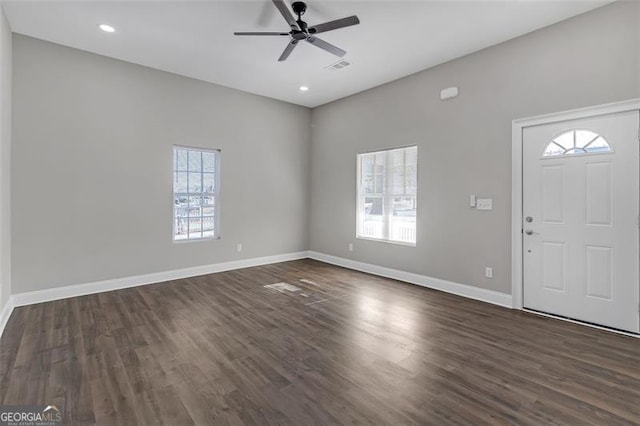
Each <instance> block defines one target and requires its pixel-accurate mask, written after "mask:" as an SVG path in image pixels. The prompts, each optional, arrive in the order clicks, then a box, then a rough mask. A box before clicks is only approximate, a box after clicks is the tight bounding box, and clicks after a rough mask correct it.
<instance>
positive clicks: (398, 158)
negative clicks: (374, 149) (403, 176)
mask: <svg viewBox="0 0 640 426" xmlns="http://www.w3.org/2000/svg"><path fill="white" fill-rule="evenodd" d="M389 155H391V161H392V163H393V165H394V166H404V150H403V149H399V150H396V151H391V152H390V153H389Z"/></svg>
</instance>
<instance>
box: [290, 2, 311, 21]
mask: <svg viewBox="0 0 640 426" xmlns="http://www.w3.org/2000/svg"><path fill="white" fill-rule="evenodd" d="M291 9H293V13H295V14H296V15H298V17H300V16H302V15H304V13H305V12H306V11H307V4H306V3H305V2H303V1H294V2H293V3H291Z"/></svg>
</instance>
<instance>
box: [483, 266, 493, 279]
mask: <svg viewBox="0 0 640 426" xmlns="http://www.w3.org/2000/svg"><path fill="white" fill-rule="evenodd" d="M484 276H485V278H493V268H491V267H489V266H485V268H484Z"/></svg>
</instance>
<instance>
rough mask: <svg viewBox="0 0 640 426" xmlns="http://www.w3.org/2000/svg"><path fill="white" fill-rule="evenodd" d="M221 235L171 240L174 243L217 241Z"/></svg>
mask: <svg viewBox="0 0 640 426" xmlns="http://www.w3.org/2000/svg"><path fill="white" fill-rule="evenodd" d="M219 239H220V237H207V238H192V239H190V240H188V239H186V238H185V239H184V240H171V242H172V243H173V244H185V243H198V242H203V241H215V240H219Z"/></svg>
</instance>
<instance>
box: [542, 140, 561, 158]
mask: <svg viewBox="0 0 640 426" xmlns="http://www.w3.org/2000/svg"><path fill="white" fill-rule="evenodd" d="M563 153H564V148H562V147H561V146H559V145H556V144H555V143H553V142H552V143H550V144H549V145H547V149H546V150H545V151H544V154H543V155H544V156H545V157H551V156H554V155H562V154H563Z"/></svg>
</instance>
